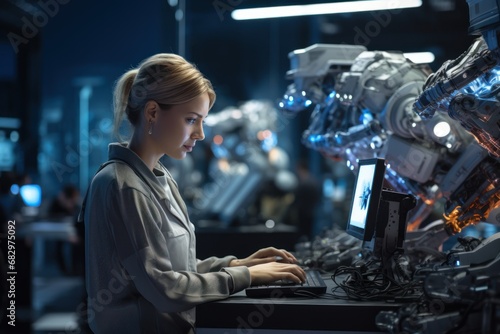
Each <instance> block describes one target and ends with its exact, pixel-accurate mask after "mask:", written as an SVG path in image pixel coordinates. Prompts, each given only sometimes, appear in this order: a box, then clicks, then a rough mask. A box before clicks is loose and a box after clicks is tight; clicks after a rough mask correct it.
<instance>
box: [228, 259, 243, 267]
mask: <svg viewBox="0 0 500 334" xmlns="http://www.w3.org/2000/svg"><path fill="white" fill-rule="evenodd" d="M229 266H230V267H238V266H241V260H240V259H232V260H231V261H230V262H229Z"/></svg>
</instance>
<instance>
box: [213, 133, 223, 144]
mask: <svg viewBox="0 0 500 334" xmlns="http://www.w3.org/2000/svg"><path fill="white" fill-rule="evenodd" d="M223 142H224V138H222V136H221V135H215V136H214V144H215V145H221V144H222V143H223Z"/></svg>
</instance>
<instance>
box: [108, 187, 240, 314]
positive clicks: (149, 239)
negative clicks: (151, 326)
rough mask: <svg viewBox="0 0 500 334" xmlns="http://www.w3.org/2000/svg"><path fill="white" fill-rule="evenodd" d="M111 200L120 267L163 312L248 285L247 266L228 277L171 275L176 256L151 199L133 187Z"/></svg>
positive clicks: (225, 274)
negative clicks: (172, 261)
mask: <svg viewBox="0 0 500 334" xmlns="http://www.w3.org/2000/svg"><path fill="white" fill-rule="evenodd" d="M113 201H114V205H113V206H114V207H115V210H112V213H110V214H112V215H114V217H113V219H110V220H109V221H110V222H111V223H110V225H111V226H110V228H111V233H112V236H113V239H114V242H115V246H116V249H117V254H118V257H119V260H120V263H121V264H122V265H123V267H124V268H125V269H126V270H127V272H128V274H129V276H130V277H131V279H132V282H133V283H134V285H135V287H136V288H137V290H138V292H139V293H140V294H141V295H142V296H144V298H146V299H147V300H148V301H149V302H151V303H152V304H153V305H154V306H155V307H156V308H157V309H158V310H159V311H161V312H180V311H184V310H187V309H191V308H193V307H195V306H196V305H198V304H200V303H204V302H208V301H213V300H218V299H223V298H226V297H228V296H229V295H230V294H231V293H232V292H234V291H237V290H236V289H239V290H241V289H243V288H244V287H246V286H248V285H250V273H249V271H248V268H246V267H233V268H230V269H231V270H230V271H229V272H222V271H215V272H204V273H196V272H192V271H173V269H172V263H171V259H172V257H173V256H175V255H176V254H170V253H169V250H168V248H167V246H166V245H167V240H166V239H165V236H164V235H163V233H161V230H160V227H159V223H158V222H160V221H161V214H160V212H159V211H158V208H157V207H156V206H155V205H154V203H153V200H152V199H151V198H150V197H149V195H147V194H144V193H142V192H140V191H138V190H137V189H132V188H130V189H125V190H123V191H121V192H119V193H118V195H117V196H115V198H114V199H113ZM113 212H114V213H113ZM186 251H187V250H186ZM226 261H227V263H229V261H230V260H228V259H226V260H221V261H220V262H218V261H217V260H209V261H208V262H206V263H205V264H204V265H203V266H206V267H207V268H213V269H215V268H216V267H218V266H220V267H222V266H223V265H224V262H226ZM210 262H211V263H212V264H210ZM228 273H229V275H228ZM231 285H233V286H232V289H231Z"/></svg>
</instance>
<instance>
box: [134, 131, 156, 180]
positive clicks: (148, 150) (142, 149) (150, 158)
mask: <svg viewBox="0 0 500 334" xmlns="http://www.w3.org/2000/svg"><path fill="white" fill-rule="evenodd" d="M128 148H129V149H130V150H132V151H134V152H135V154H137V155H138V156H139V158H141V160H142V161H144V163H145V164H146V166H148V168H149V169H150V170H151V171H152V170H153V168H154V167H155V165H156V163H157V162H158V160H159V159H160V158H161V156H162V155H161V154H157V153H155V152H154V145H152V143H149V144H148V143H147V140H146V139H144V138H141V137H140V136H138V135H136V133H134V134H133V135H132V138H131V139H130V142H129V143H128Z"/></svg>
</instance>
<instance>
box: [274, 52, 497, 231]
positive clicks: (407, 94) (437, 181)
mask: <svg viewBox="0 0 500 334" xmlns="http://www.w3.org/2000/svg"><path fill="white" fill-rule="evenodd" d="M345 47H346V46H345V45H330V46H329V47H328V48H325V46H324V45H314V46H311V47H309V48H307V49H305V50H300V52H299V53H298V54H299V55H300V56H301V57H302V58H303V59H302V61H295V60H294V58H295V57H297V51H296V52H295V53H291V54H290V55H289V57H290V58H291V65H292V70H291V71H289V73H293V74H294V75H293V80H294V84H292V85H290V86H289V87H288V91H287V93H286V94H285V96H284V98H283V100H282V102H281V103H280V107H281V109H282V110H283V111H284V112H288V113H290V112H292V113H296V112H299V111H300V110H304V109H306V107H307V108H308V107H312V105H313V104H314V110H313V112H312V114H311V121H310V126H309V128H308V129H307V130H306V131H305V132H304V134H303V137H302V140H303V143H304V144H305V145H306V146H308V147H310V148H313V149H316V150H318V151H320V152H322V153H323V154H324V155H326V156H328V157H331V158H334V159H343V160H346V161H347V164H348V166H349V167H350V168H351V169H352V170H355V169H356V168H357V161H359V160H360V159H367V158H372V157H383V158H385V159H386V161H387V162H388V166H387V174H386V181H387V182H388V183H389V185H390V187H391V188H393V189H395V190H396V191H399V192H407V193H410V194H413V195H415V196H416V197H417V198H418V202H417V206H416V208H415V209H414V210H412V212H411V213H410V217H409V223H410V226H409V230H414V229H416V228H417V227H418V226H419V225H420V223H421V222H422V221H423V220H424V219H425V218H427V216H428V215H429V214H430V212H431V211H432V208H433V206H434V204H435V203H436V201H437V200H439V199H440V198H442V197H444V198H445V199H446V209H445V218H446V219H447V223H446V229H447V231H448V233H449V234H454V233H457V232H459V231H460V230H461V228H463V227H465V226H467V225H469V224H472V223H475V222H478V221H479V220H480V219H481V218H484V217H486V214H487V212H488V211H489V210H488V209H487V208H485V207H484V202H485V201H486V202H488V203H489V199H490V198H491V195H492V194H491V190H492V189H491V187H484V186H483V183H484V182H485V180H489V181H486V182H490V183H491V178H492V174H495V172H494V168H493V167H494V165H493V166H488V164H487V163H486V162H489V158H488V155H487V153H486V152H485V151H484V150H483V149H482V148H481V147H480V146H479V145H477V144H476V142H475V141H474V138H473V136H472V135H470V134H469V133H468V132H467V131H466V130H465V129H464V128H463V127H461V126H460V125H459V124H458V123H457V122H456V121H454V120H453V119H452V118H451V117H450V116H449V115H447V114H445V113H439V114H437V115H434V117H433V118H425V117H421V116H420V115H419V114H417V113H415V112H414V111H413V110H412V106H413V103H414V101H415V99H416V97H417V96H419V95H420V94H421V93H422V87H423V85H424V82H425V81H426V79H427V77H428V76H429V74H430V73H431V71H430V69H429V68H428V67H427V66H421V65H417V64H414V63H412V62H411V61H409V60H408V59H406V58H405V57H404V55H403V54H402V53H397V52H383V51H362V52H360V53H359V54H357V55H356V54H353V53H352V52H351V53H342V51H341V50H342V48H345ZM332 50H335V51H332ZM320 51H321V52H323V54H324V53H330V57H329V59H330V60H329V62H328V68H329V69H332V68H333V69H334V70H330V71H322V72H316V73H308V72H307V71H305V69H307V68H318V66H312V65H310V64H308V63H306V62H305V61H303V60H304V59H307V60H308V61H309V62H315V61H323V62H324V58H326V57H325V56H323V57H322V58H321V59H319V58H317V57H315V56H314V55H315V54H318V53H320ZM307 53H311V55H310V56H309V57H308V58H305V55H304V54H307ZM346 54H348V55H350V64H351V65H350V67H348V68H345V65H346V63H347V64H348V63H349V61H347V62H346V59H345V58H344V59H339V60H338V61H336V60H337V58H339V57H338V55H346ZM336 57H337V58H336ZM316 59H318V60H316ZM296 66H299V67H300V69H302V70H300V69H299V68H296ZM342 66H344V67H342ZM314 75H316V79H315V80H312V77H314ZM305 77H307V79H308V80H304V78H305ZM304 83H306V85H305V84H304ZM307 83H309V85H307ZM319 84H321V85H319ZM298 91H301V92H302V93H301V94H300V95H301V96H302V97H304V98H307V97H310V98H308V99H305V101H309V104H306V103H300V101H299V99H296V98H292V99H290V97H291V96H293V95H292V93H295V94H297V92H298ZM310 92H321V94H317V93H316V94H312V93H310ZM320 96H321V97H322V99H321V98H319V97H320ZM301 101H304V99H302V100H301ZM478 166H481V168H478ZM483 169H486V170H483ZM494 179H495V180H496V179H498V178H496V177H495V178H494ZM478 193H480V194H481V196H478ZM480 201H482V202H481V203H479V202H480ZM478 207H480V208H481V209H480V210H479V212H478V210H476V208H478ZM488 208H489V206H488ZM459 222H460V223H459Z"/></svg>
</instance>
